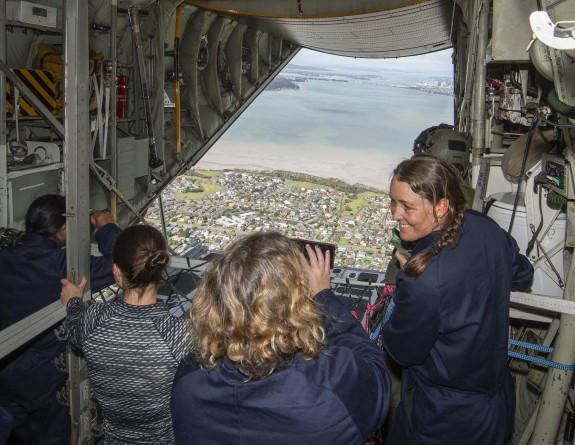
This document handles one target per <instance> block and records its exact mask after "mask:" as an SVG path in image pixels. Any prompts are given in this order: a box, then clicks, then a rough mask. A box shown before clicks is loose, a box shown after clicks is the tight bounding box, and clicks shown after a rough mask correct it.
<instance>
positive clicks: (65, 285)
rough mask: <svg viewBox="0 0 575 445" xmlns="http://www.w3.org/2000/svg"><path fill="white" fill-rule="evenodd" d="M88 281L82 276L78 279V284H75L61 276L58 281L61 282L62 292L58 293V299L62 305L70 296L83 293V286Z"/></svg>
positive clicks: (80, 295) (77, 295)
mask: <svg viewBox="0 0 575 445" xmlns="http://www.w3.org/2000/svg"><path fill="white" fill-rule="evenodd" d="M87 282H88V280H87V278H86V277H85V276H84V277H82V279H81V280H80V284H79V285H78V286H75V285H74V283H72V282H71V281H68V280H67V279H66V278H62V279H61V280H60V283H62V292H61V293H60V301H61V302H62V304H63V305H64V306H66V305H67V304H68V301H70V299H71V298H74V297H80V298H82V295H84V287H86V283H87Z"/></svg>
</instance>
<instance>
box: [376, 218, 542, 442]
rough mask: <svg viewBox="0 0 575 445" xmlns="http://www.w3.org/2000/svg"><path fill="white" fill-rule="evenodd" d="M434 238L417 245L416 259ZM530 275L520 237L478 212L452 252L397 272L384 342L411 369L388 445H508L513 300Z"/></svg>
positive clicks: (447, 250) (445, 251) (405, 374)
mask: <svg viewBox="0 0 575 445" xmlns="http://www.w3.org/2000/svg"><path fill="white" fill-rule="evenodd" d="M437 236H438V232H432V233H431V234H429V235H427V236H425V237H423V238H421V239H420V240H418V241H417V244H416V246H415V248H414V249H413V251H412V257H411V258H413V257H415V256H416V255H417V254H418V253H420V252H423V251H425V250H427V249H429V248H431V247H432V246H433V245H434V244H435V241H436V239H437V238H436V237H437ZM532 277H533V267H532V266H531V263H530V262H529V260H528V259H527V258H526V257H525V256H523V255H521V254H520V253H519V249H518V247H517V243H516V242H515V240H514V239H513V238H512V237H511V236H510V235H509V234H508V233H507V232H505V231H504V230H503V229H501V228H500V227H499V226H498V225H497V223H495V222H494V221H493V220H492V219H491V218H489V217H487V216H485V215H483V214H481V213H478V212H475V211H473V210H467V211H466V212H465V216H464V218H463V225H462V231H461V237H460V239H459V242H458V244H457V245H456V246H455V247H454V248H444V249H443V250H441V252H439V254H437V255H436V256H433V257H432V258H431V261H430V262H429V265H428V266H427V268H426V269H425V270H424V271H423V273H422V274H421V275H420V276H419V277H417V278H409V277H406V276H405V274H404V272H403V270H401V271H400V272H399V273H398V275H397V296H396V298H395V309H394V310H393V312H392V314H391V317H390V318H389V320H388V322H387V323H386V324H385V326H384V329H383V341H384V344H385V348H386V350H387V351H388V353H389V355H390V356H391V357H392V358H393V359H394V360H395V361H396V362H398V363H399V364H400V365H402V366H403V367H404V368H403V373H402V388H401V389H402V394H401V402H400V404H399V407H398V408H397V413H396V418H395V421H394V424H393V427H392V429H391V432H390V434H389V436H388V439H387V441H386V445H395V444H398V445H399V444H401V445H409V444H441V445H445V444H466V445H485V444H493V445H498V444H503V443H504V441H505V439H506V438H507V436H508V435H509V434H510V432H511V427H512V425H513V415H514V409H515V395H514V392H515V388H514V384H513V380H512V379H511V375H510V374H509V371H508V369H507V341H508V327H509V294H510V292H511V291H512V290H522V289H525V288H527V287H528V286H529V284H530V283H531V280H532Z"/></svg>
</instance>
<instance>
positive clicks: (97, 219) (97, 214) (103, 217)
mask: <svg viewBox="0 0 575 445" xmlns="http://www.w3.org/2000/svg"><path fill="white" fill-rule="evenodd" d="M90 222H91V223H92V225H93V226H94V227H95V228H96V229H99V228H100V227H103V226H105V225H106V224H109V223H112V224H115V223H116V221H115V220H114V215H112V213H110V212H108V211H107V210H96V211H94V212H93V213H92V214H91V215H90Z"/></svg>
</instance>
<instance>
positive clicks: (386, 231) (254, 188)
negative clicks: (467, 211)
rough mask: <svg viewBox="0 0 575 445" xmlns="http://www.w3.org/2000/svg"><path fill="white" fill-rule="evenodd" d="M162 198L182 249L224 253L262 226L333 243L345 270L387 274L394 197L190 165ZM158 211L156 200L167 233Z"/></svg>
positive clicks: (324, 182)
mask: <svg viewBox="0 0 575 445" xmlns="http://www.w3.org/2000/svg"><path fill="white" fill-rule="evenodd" d="M289 176H292V177H291V178H290V177H289ZM300 176H305V175H300ZM304 179H305V180H304ZM162 202H163V214H164V224H165V230H166V233H167V235H168V239H169V244H170V247H171V249H172V250H173V251H174V252H175V253H177V254H185V252H186V250H187V249H188V248H189V246H191V245H198V244H199V243H201V244H203V245H204V246H206V247H207V248H208V249H209V250H210V251H211V252H219V251H222V250H223V249H224V248H225V247H226V246H227V245H228V244H229V243H230V242H231V241H232V240H233V239H234V238H235V237H237V236H241V235H244V234H247V233H250V232H254V231H260V230H277V231H279V232H281V233H284V234H285V235H287V236H290V237H294V238H300V239H306V240H313V241H320V242H328V243H333V244H335V245H336V256H335V261H334V264H335V265H336V266H341V267H356V268H361V269H368V270H378V271H383V270H385V269H386V267H387V264H388V262H389V260H390V255H391V251H392V250H393V247H392V245H391V244H390V237H391V231H392V229H391V227H393V220H392V219H391V212H390V211H389V196H388V195H387V194H386V193H385V192H382V191H377V190H370V189H369V188H368V187H362V186H359V185H355V186H349V185H345V184H342V183H341V181H334V180H329V179H320V178H313V177H307V178H297V179H294V178H293V175H290V174H289V173H287V172H283V173H281V174H278V173H277V172H272V173H264V172H246V171H237V170H226V171H211V170H210V171H209V170H202V171H200V170H190V171H188V172H187V174H185V175H182V176H180V177H179V178H178V179H177V180H175V181H174V182H173V183H172V184H171V185H170V186H169V187H168V188H167V189H166V190H164V192H163V193H162ZM161 214H162V213H161V211H160V208H159V205H158V203H157V202H156V203H155V204H154V205H153V206H151V207H150V208H149V210H148V213H147V215H146V218H147V219H148V220H149V221H150V222H152V223H153V224H154V225H156V226H157V227H158V228H160V229H161V230H164V227H163V224H162V218H161Z"/></svg>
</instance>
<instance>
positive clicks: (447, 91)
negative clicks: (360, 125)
mask: <svg viewBox="0 0 575 445" xmlns="http://www.w3.org/2000/svg"><path fill="white" fill-rule="evenodd" d="M310 80H318V81H323V82H350V81H362V82H375V83H380V84H384V85H385V84H388V83H389V82H390V79H387V78H385V77H382V76H380V75H377V74H341V73H337V74H334V73H330V72H322V71H319V72H316V71H305V70H297V69H293V68H292V69H289V68H288V69H286V71H285V72H283V73H281V74H280V75H279V76H278V77H276V78H275V79H273V80H272V82H271V83H270V84H269V85H268V86H267V87H266V89H267V90H271V91H279V90H286V89H287V90H299V89H300V87H299V84H300V83H302V82H308V81H310ZM389 86H392V87H394V88H406V89H411V90H419V91H424V92H426V93H432V94H441V95H444V96H453V79H452V78H450V77H436V78H430V79H428V80H426V81H421V82H415V83H414V84H394V85H392V84H389Z"/></svg>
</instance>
